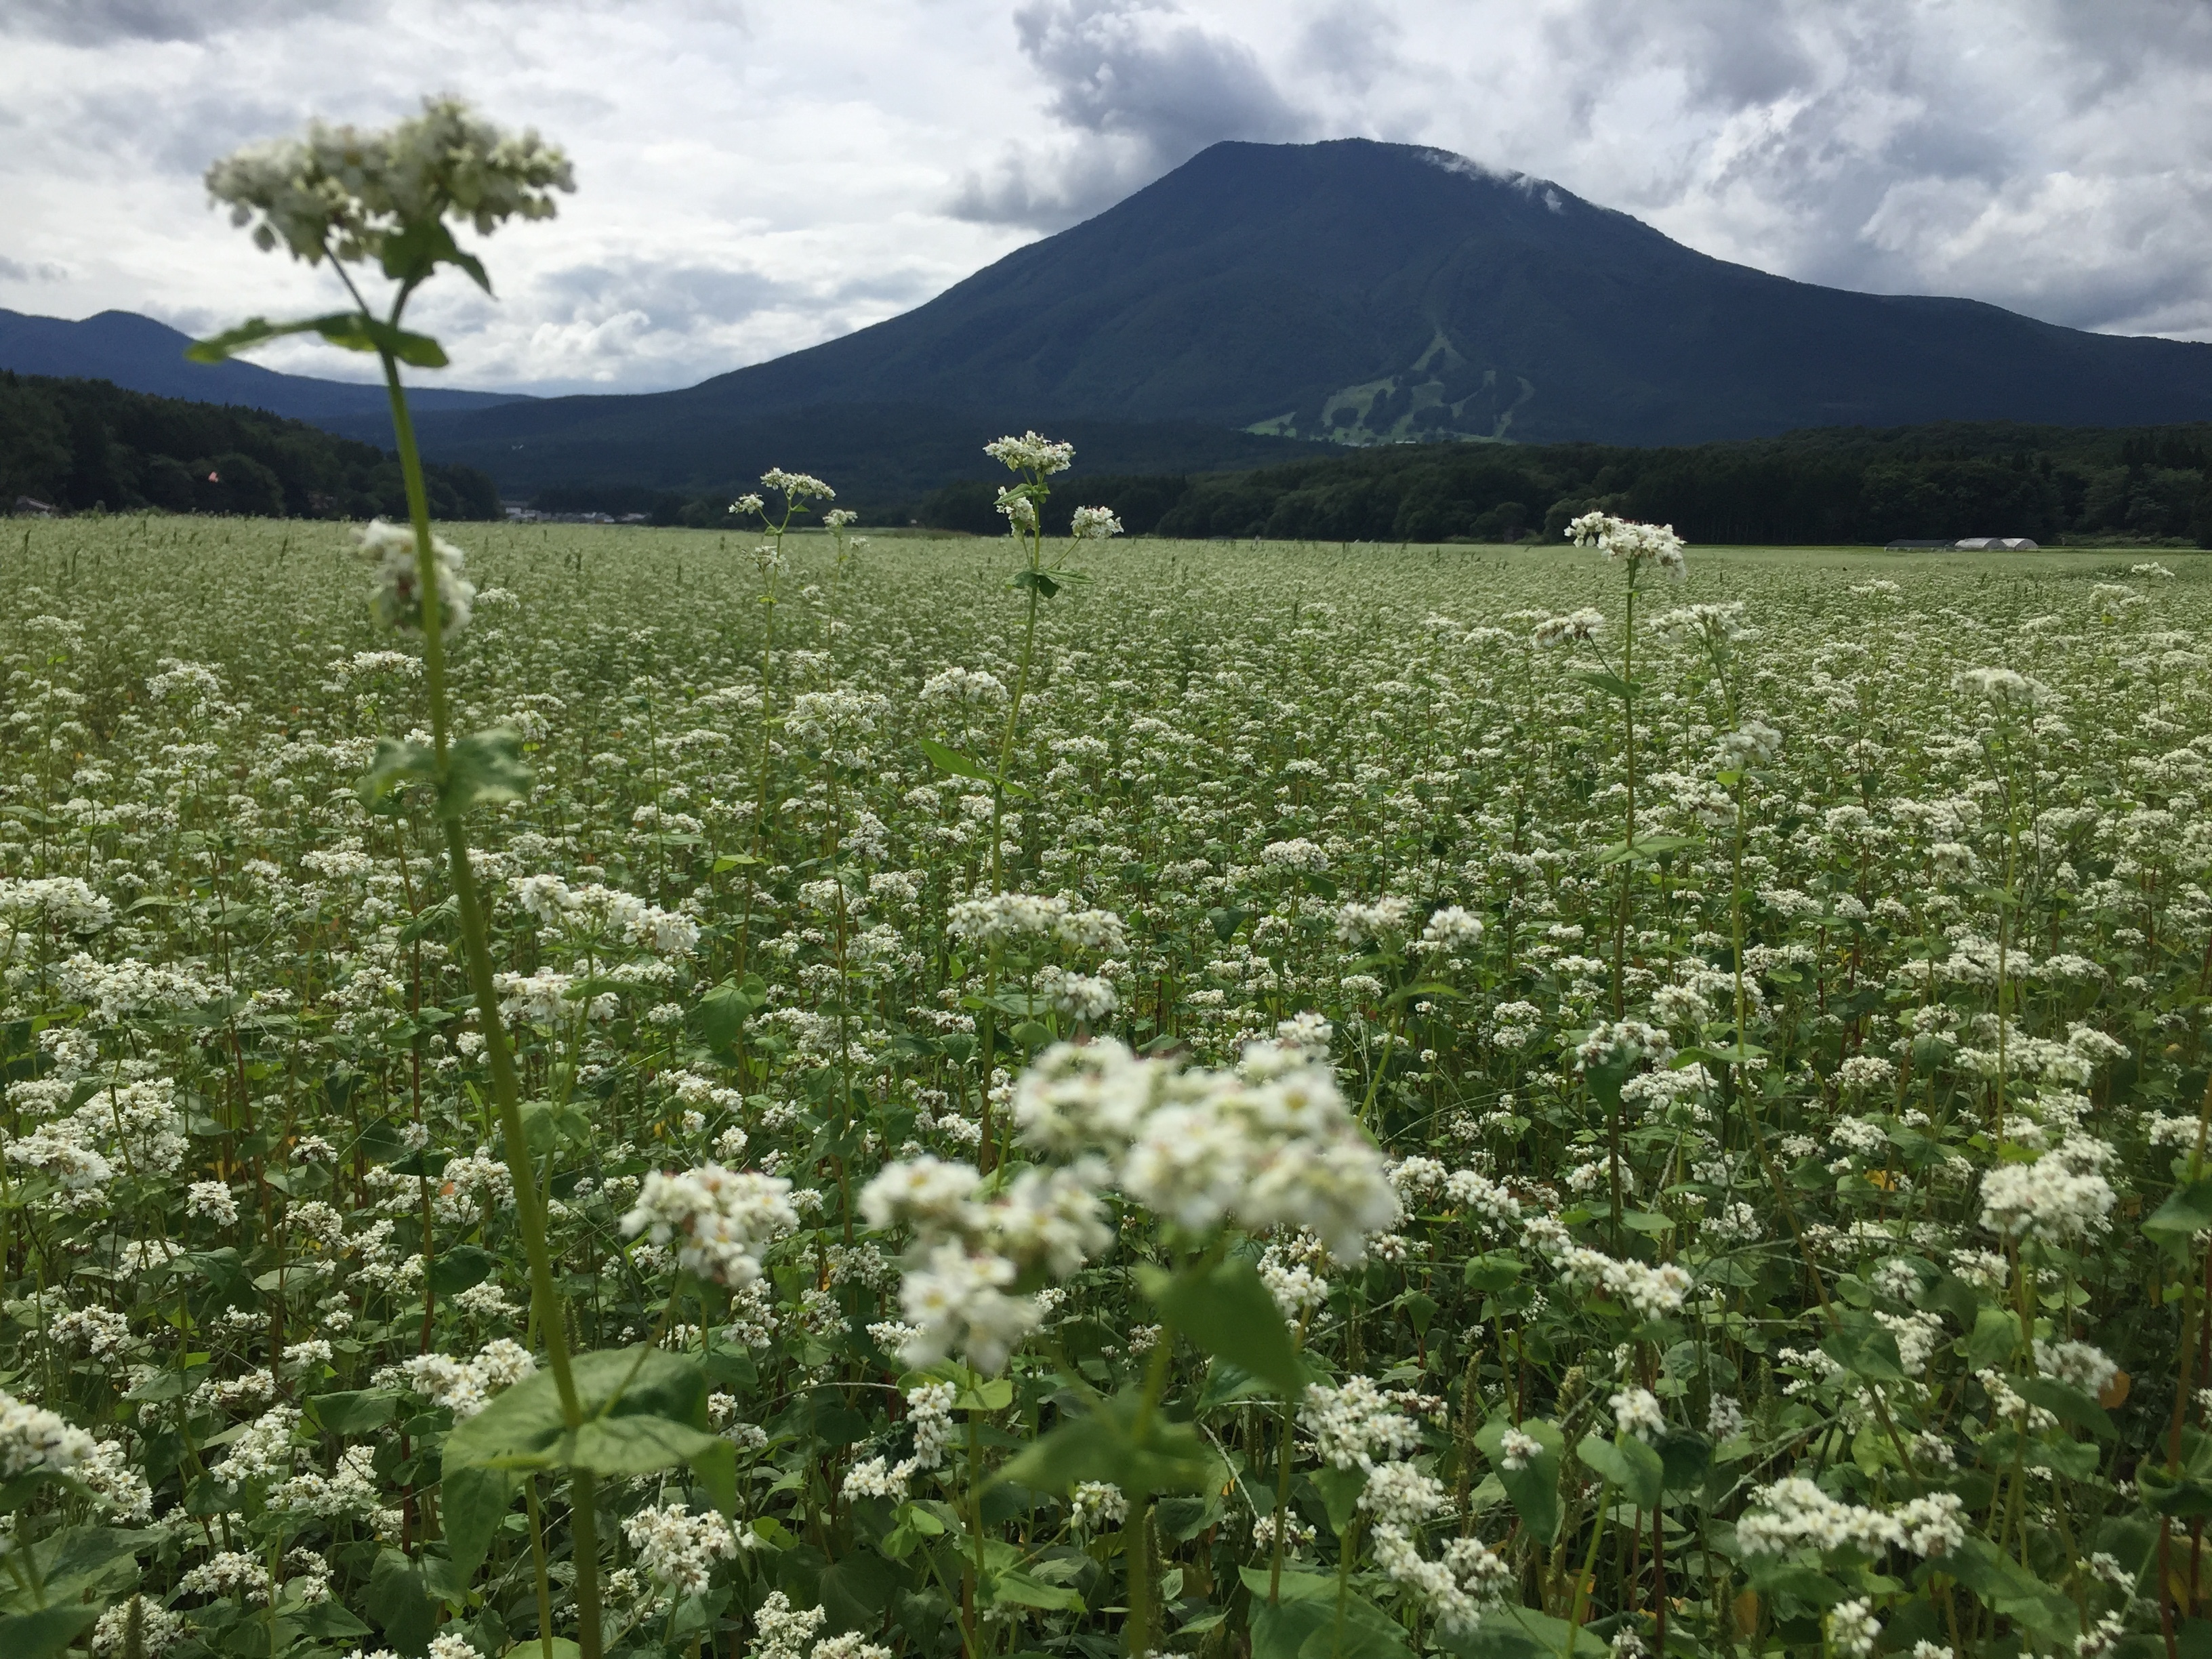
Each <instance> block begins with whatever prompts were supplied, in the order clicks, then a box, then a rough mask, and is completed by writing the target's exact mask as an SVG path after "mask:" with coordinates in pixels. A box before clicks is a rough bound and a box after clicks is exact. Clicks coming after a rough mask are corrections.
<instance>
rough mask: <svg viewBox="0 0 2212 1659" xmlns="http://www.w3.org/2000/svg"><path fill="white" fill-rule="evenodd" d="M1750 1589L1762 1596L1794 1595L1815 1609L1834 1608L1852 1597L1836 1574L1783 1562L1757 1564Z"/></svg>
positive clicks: (1847, 1587) (1848, 1588)
mask: <svg viewBox="0 0 2212 1659" xmlns="http://www.w3.org/2000/svg"><path fill="white" fill-rule="evenodd" d="M1751 1586H1752V1588H1753V1589H1755V1590H1757V1591H1759V1594H1760V1595H1794V1596H1796V1598H1797V1599H1798V1600H1799V1601H1803V1602H1806V1603H1808V1604H1809V1605H1811V1606H1813V1607H1834V1606H1835V1605H1836V1603H1837V1602H1838V1601H1842V1600H1843V1599H1844V1597H1845V1596H1847V1595H1850V1587H1849V1586H1848V1585H1846V1584H1845V1583H1844V1581H1843V1580H1842V1579H1841V1578H1839V1577H1837V1576H1836V1575H1835V1574H1833V1573H1826V1572H1822V1571H1820V1569H1818V1568H1817V1567H1795V1566H1789V1565H1784V1564H1781V1563H1771V1564H1769V1563H1765V1562H1761V1563H1757V1564H1754V1565H1753V1566H1752V1568H1751Z"/></svg>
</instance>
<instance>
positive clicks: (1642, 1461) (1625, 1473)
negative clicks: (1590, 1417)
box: [1575, 1434, 1667, 1510]
mask: <svg viewBox="0 0 2212 1659" xmlns="http://www.w3.org/2000/svg"><path fill="white" fill-rule="evenodd" d="M1575 1455H1576V1456H1577V1457H1578V1458H1580V1459H1581V1460H1582V1461H1583V1465H1584V1467H1586V1468H1589V1469H1592V1470H1594V1471H1595V1473H1596V1474H1598V1475H1600V1476H1601V1478H1603V1479H1605V1480H1610V1481H1611V1482H1613V1485H1614V1486H1617V1487H1619V1488H1620V1495H1621V1496H1622V1497H1624V1498H1626V1499H1627V1500H1628V1501H1629V1502H1630V1503H1632V1504H1635V1505H1636V1507H1637V1508H1638V1509H1640V1510H1655V1509H1657V1508H1658V1507H1659V1494H1660V1493H1661V1492H1662V1491H1663V1490H1664V1488H1665V1486H1666V1482H1667V1468H1666V1465H1665V1464H1663V1463H1662V1462H1660V1461H1659V1454H1658V1453H1657V1452H1656V1451H1654V1450H1652V1449H1651V1448H1650V1447H1649V1446H1647V1445H1645V1444H1644V1443H1643V1442H1642V1441H1641V1440H1638V1438H1637V1437H1635V1436H1634V1435H1632V1434H1622V1435H1620V1436H1618V1437H1615V1438H1613V1439H1612V1440H1601V1439H1599V1438H1598V1437H1597V1436H1595V1435H1594V1434H1586V1435H1584V1436H1583V1437H1582V1442H1581V1443H1580V1444H1579V1445H1577V1447H1576V1448H1575Z"/></svg>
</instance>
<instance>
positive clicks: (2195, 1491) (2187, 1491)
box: [2136, 1458, 2212, 1520]
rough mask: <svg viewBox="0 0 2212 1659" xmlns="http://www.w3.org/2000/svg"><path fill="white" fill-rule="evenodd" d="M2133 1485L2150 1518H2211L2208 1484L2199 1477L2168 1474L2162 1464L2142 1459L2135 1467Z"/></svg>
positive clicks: (2210, 1486)
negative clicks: (2140, 1495)
mask: <svg viewBox="0 0 2212 1659" xmlns="http://www.w3.org/2000/svg"><path fill="white" fill-rule="evenodd" d="M2136 1486H2137V1487H2138V1488H2140V1489H2141V1491H2142V1500H2143V1507H2144V1508H2145V1509H2147V1510H2149V1511H2150V1512H2151V1513H2152V1514H2153V1515H2169V1516H2173V1517H2174V1518H2176V1519H2177V1520H2179V1519H2182V1518H2185V1517H2187V1516H2198V1515H2212V1481H2207V1480H2204V1479H2203V1477H2202V1476H2199V1475H2194V1474H2187V1473H2184V1474H2179V1475H2172V1474H2167V1473H2166V1466H2165V1465H2164V1464H2162V1463H2160V1462H2154V1461H2153V1460H2151V1459H2149V1458H2146V1459H2144V1460H2143V1461H2142V1462H2141V1463H2139V1464H2137V1465H2136Z"/></svg>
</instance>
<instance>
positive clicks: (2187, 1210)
mask: <svg viewBox="0 0 2212 1659" xmlns="http://www.w3.org/2000/svg"><path fill="white" fill-rule="evenodd" d="M2207 1227H2212V1176H2205V1177H2204V1179H2203V1180H2202V1181H2197V1182H2191V1183H2190V1184H2189V1185H2188V1186H2186V1187H2181V1188H2176V1189H2175V1190H2174V1191H2173V1192H2172V1194H2170V1195H2169V1196H2168V1197H2167V1199H2166V1202H2165V1203H2163V1204H2161V1205H2160V1206H2158V1208H2157V1209H2155V1210H2154V1211H2152V1212H2151V1213H2150V1215H2149V1216H2148V1218H2145V1220H2144V1222H2143V1224H2142V1230H2143V1237H2146V1238H2148V1239H2149V1240H2150V1242H2151V1243H2154V1244H2155V1245H2157V1246H2158V1247H2159V1249H2161V1250H2164V1251H2165V1252H2166V1254H2167V1255H2172V1256H2174V1257H2176V1258H2177V1259H2183V1258H2186V1257H2187V1255H2189V1241H2190V1238H2191V1236H2192V1235H2193V1234H2197V1233H2200V1232H2203V1231H2204V1230H2205V1229H2206V1228H2207Z"/></svg>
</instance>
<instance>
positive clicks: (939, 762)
mask: <svg viewBox="0 0 2212 1659" xmlns="http://www.w3.org/2000/svg"><path fill="white" fill-rule="evenodd" d="M921 752H922V753H923V754H925V755H927V757H929V763H930V764H931V765H932V766H934V767H935V768H936V769H938V770H939V771H940V772H944V773H948V774H950V775H951V776H953V777H956V778H973V779H974V780H975V781H976V782H978V783H987V784H991V785H993V786H994V787H998V788H1000V789H1004V790H1005V791H1006V793H1008V794H1010V795H1024V796H1026V795H1027V794H1028V793H1030V792H1029V791H1028V790H1026V789H1024V788H1023V787H1022V786H1021V785H1020V784H1018V783H1016V782H1015V781H1013V780H1012V779H1011V778H1002V777H1000V776H999V775H997V774H996V773H994V772H992V771H990V770H989V769H987V768H986V767H985V766H984V764H983V763H982V762H981V761H979V760H973V759H970V758H969V757H968V756H966V755H963V754H962V753H961V752H960V751H959V750H957V749H951V748H947V747H946V746H945V744H941V743H939V742H938V741H937V739H936V738H921Z"/></svg>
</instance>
